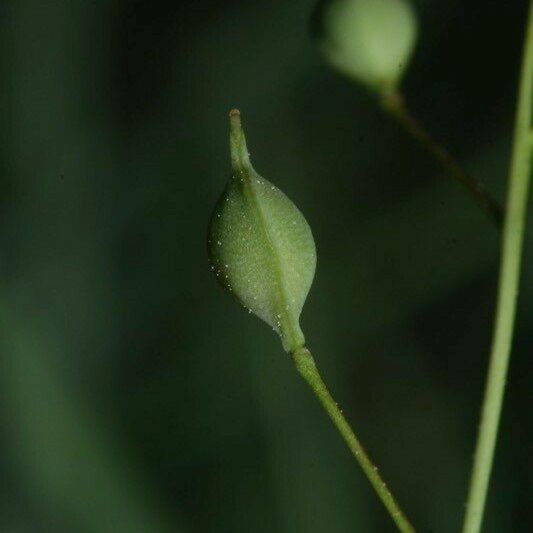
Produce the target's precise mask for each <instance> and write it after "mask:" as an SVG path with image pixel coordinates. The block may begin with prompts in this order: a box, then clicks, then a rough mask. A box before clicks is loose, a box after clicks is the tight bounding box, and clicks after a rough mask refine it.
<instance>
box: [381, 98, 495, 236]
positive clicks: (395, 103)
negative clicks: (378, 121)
mask: <svg viewBox="0 0 533 533" xmlns="http://www.w3.org/2000/svg"><path fill="white" fill-rule="evenodd" d="M381 105H382V107H383V109H385V111H387V112H388V113H389V114H390V115H391V116H393V117H394V118H395V119H396V120H397V121H398V122H399V123H400V124H401V125H402V126H403V127H404V128H405V129H406V130H407V131H408V132H409V133H410V134H411V135H412V136H413V137H414V138H415V139H416V140H417V141H418V142H419V143H420V144H421V145H422V146H423V147H424V148H425V149H426V150H427V151H428V153H430V154H431V155H432V156H433V157H434V158H435V159H436V160H437V161H438V162H439V163H440V164H441V165H442V166H443V167H444V168H446V169H447V170H448V172H449V173H450V175H451V176H452V177H453V178H455V179H456V180H457V181H458V182H459V183H461V185H463V187H464V188H465V189H466V190H467V192H468V193H469V194H470V195H471V196H472V198H473V199H474V201H475V202H476V203H477V204H478V206H479V207H480V208H481V209H482V210H483V211H484V212H485V214H486V215H487V216H488V217H489V218H490V219H491V220H492V221H493V222H494V223H495V224H496V226H497V227H501V225H502V219H503V213H502V208H501V206H500V205H499V203H498V202H497V201H496V200H494V198H492V196H491V195H490V194H489V193H488V192H487V190H486V189H485V187H484V186H483V185H482V184H481V183H479V182H478V181H477V180H476V179H475V178H473V177H472V176H470V175H469V174H468V173H467V172H466V171H465V170H464V168H463V167H462V166H461V164H460V163H459V162H458V161H457V159H455V157H454V156H453V155H452V154H451V153H450V152H449V151H448V150H447V149H446V148H444V146H442V145H441V144H440V143H438V142H437V141H436V140H435V139H434V138H433V137H432V136H431V134H430V133H429V132H428V131H427V130H426V129H425V128H424V126H423V125H422V124H421V123H420V122H419V121H418V120H417V119H416V118H415V117H414V116H413V114H412V113H411V112H410V111H409V109H408V108H407V106H406V105H405V99H404V98H403V96H402V94H401V93H399V92H398V91H392V92H386V93H383V94H382V95H381Z"/></svg>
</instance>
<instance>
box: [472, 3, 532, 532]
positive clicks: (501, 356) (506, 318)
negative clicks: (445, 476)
mask: <svg viewBox="0 0 533 533" xmlns="http://www.w3.org/2000/svg"><path fill="white" fill-rule="evenodd" d="M532 97H533V1H532V2H531V3H530V6H529V22H528V27H527V33H526V37H525V43H524V55H523V63H522V72H521V77H520V86H519V92H518V106H517V111H516V122H515V132H514V141H513V151H512V156H511V167H510V173H509V191H508V196H507V215H506V217H505V222H504V228H503V238H502V256H501V263H500V278H499V286H498V302H497V306H496V318H495V327H494V334H493V339H492V347H491V355H490V364H489V369H488V375H487V383H486V389H485V398H484V400H483V406H482V411H481V423H480V426H479V433H478V441H477V446H476V452H475V458H474V466H473V469H472V478H471V481H470V491H469V495H468V500H467V507H466V515H465V520H464V525H463V532H464V533H478V532H479V531H480V529H481V523H482V520H483V511H484V508H485V501H486V497H487V491H488V486H489V479H490V473H491V469H492V462H493V458H494V449H495V445H496V438H497V434H498V425H499V420H500V414H501V409H502V402H503V395H504V389H505V381H506V376H507V369H508V366H509V357H510V354H511V343H512V338H513V327H514V321H515V314H516V300H517V296H518V286H519V279H520V258H521V255H522V248H523V234H524V226H525V219H526V214H527V196H528V188H529V177H530V171H531V135H532V131H531V110H532Z"/></svg>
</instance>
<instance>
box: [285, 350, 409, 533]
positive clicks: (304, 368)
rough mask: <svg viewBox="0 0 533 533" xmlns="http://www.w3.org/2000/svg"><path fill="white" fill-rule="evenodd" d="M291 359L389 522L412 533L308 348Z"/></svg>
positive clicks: (294, 353)
mask: <svg viewBox="0 0 533 533" xmlns="http://www.w3.org/2000/svg"><path fill="white" fill-rule="evenodd" d="M292 357H293V359H294V363H295V365H296V368H297V369H298V372H299V373H300V375H301V376H302V377H303V378H304V379H305V381H306V382H307V384H308V385H309V386H310V387H311V389H312V390H313V392H314V393H315V395H316V397H317V398H318V400H319V401H320V403H321V404H322V407H324V409H325V410H326V412H327V414H328V415H329V417H330V418H331V420H332V422H333V424H335V427H336V428H337V430H338V431H339V433H340V435H341V437H342V438H343V439H344V441H345V442H346V444H347V445H348V448H349V449H350V451H351V452H352V455H353V456H354V457H355V459H356V460H357V462H358V463H359V465H360V466H361V468H362V469H363V472H364V473H365V474H366V477H367V478H368V481H370V484H371V485H372V487H374V490H375V491H376V493H377V495H378V497H379V499H380V500H381V501H382V502H383V505H384V506H385V507H386V509H387V511H388V512H389V514H390V516H391V518H392V519H393V520H394V522H395V523H396V526H397V528H398V530H399V531H401V532H402V533H414V531H415V530H414V528H413V526H412V525H411V524H410V523H409V520H407V518H406V517H405V515H404V514H403V512H402V510H401V509H400V506H399V505H398V503H397V502H396V500H395V499H394V497H393V495H392V494H391V492H390V491H389V489H388V488H387V485H385V482H384V481H383V479H382V478H381V476H380V475H379V472H378V469H377V467H376V466H375V465H374V463H373V462H372V460H371V459H370V458H369V457H368V455H367V454H366V452H365V450H364V449H363V446H362V445H361V443H360V442H359V440H358V439H357V437H356V436H355V434H354V432H353V430H352V428H351V427H350V425H349V424H348V422H347V421H346V419H345V418H344V416H343V414H342V412H341V410H340V409H339V407H338V406H337V404H336V403H335V400H334V399H333V398H332V397H331V394H330V393H329V391H328V389H327V388H326V385H325V384H324V382H323V381H322V378H321V377H320V374H319V372H318V369H317V367H316V364H315V361H314V359H313V356H312V355H311V352H310V351H309V350H308V349H307V348H299V349H297V350H295V351H294V352H293V353H292Z"/></svg>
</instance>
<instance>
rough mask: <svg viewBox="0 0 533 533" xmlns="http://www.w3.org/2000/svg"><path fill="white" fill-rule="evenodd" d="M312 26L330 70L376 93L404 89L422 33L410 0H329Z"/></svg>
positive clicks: (317, 8)
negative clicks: (418, 33) (416, 44)
mask: <svg viewBox="0 0 533 533" xmlns="http://www.w3.org/2000/svg"><path fill="white" fill-rule="evenodd" d="M312 20H313V30H314V36H315V39H316V43H317V46H318V49H319V50H320V52H321V53H322V55H323V56H324V58H325V59H326V61H327V62H328V64H329V65H330V66H332V67H333V68H335V69H336V70H338V71H339V72H341V73H342V74H344V75H346V76H348V77H350V78H352V79H354V80H356V81H357V82H359V83H362V84H363V85H365V86H366V87H368V88H370V89H371V90H372V91H377V92H380V93H381V92H386V91H392V90H394V89H395V88H396V87H397V86H398V84H399V83H400V80H401V78H402V76H403V74H404V72H405V69H406V68H407V66H408V65H409V61H410V58H411V55H412V53H413V49H414V46H415V43H416V38H417V32H418V25H417V20H416V16H415V13H414V11H413V8H412V6H411V4H410V3H409V1H408V0H323V1H321V2H320V3H319V4H318V6H317V7H316V9H315V12H314V15H313V19H312Z"/></svg>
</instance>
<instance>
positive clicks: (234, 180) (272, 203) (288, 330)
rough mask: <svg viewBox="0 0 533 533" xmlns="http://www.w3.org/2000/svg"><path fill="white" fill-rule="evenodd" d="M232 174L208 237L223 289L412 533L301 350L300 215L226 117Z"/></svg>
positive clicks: (308, 255) (305, 242) (303, 277)
mask: <svg viewBox="0 0 533 533" xmlns="http://www.w3.org/2000/svg"><path fill="white" fill-rule="evenodd" d="M230 149H231V162H232V167H233V175H232V176H231V178H230V180H229V182H228V183H227V185H226V189H225V190H224V192H223V194H222V196H221V197H220V199H219V201H218V203H217V205H216V207H215V210H214V212H213V215H212V217H211V221H210V223H209V230H208V240H207V242H208V255H209V260H210V263H211V268H212V270H213V271H214V273H215V276H216V278H217V279H218V281H219V282H220V284H221V285H222V286H223V287H224V289H226V290H227V291H228V292H229V293H230V294H232V295H233V296H234V297H235V298H236V300H237V301H238V302H240V303H241V304H242V305H243V306H244V307H245V308H246V309H247V310H248V312H249V313H253V314H255V315H257V316H258V317H259V318H261V319H262V320H264V321H265V322H266V323H267V324H269V325H270V326H271V327H272V328H273V329H274V331H276V332H277V333H278V334H279V336H280V337H281V342H282V345H283V348H284V349H285V351H286V352H288V353H289V354H290V355H291V357H292V359H293V361H294V364H295V366H296V369H297V370H298V372H299V373H300V375H301V376H302V377H303V379H304V380H305V382H306V383H307V384H308V385H309V387H310V388H311V390H312V391H313V392H314V394H315V395H316V397H317V398H318V400H319V401H320V403H321V404H322V406H323V408H324V409H325V411H326V412H327V414H328V415H329V417H330V418H331V420H332V422H333V424H334V425H335V427H336V428H337V430H338V432H339V433H340V435H341V437H342V438H343V439H344V441H345V442H346V445H347V446H348V448H349V449H350V451H351V453H352V455H353V456H354V458H355V459H356V460H357V462H358V463H359V465H360V466H361V468H362V469H363V472H364V473H365V475H366V477H367V478H368V481H369V482H370V484H371V485H372V487H373V488H374V490H375V492H376V494H377V495H378V497H379V499H380V500H381V501H382V503H383V505H384V506H385V508H386V509H387V511H388V512H389V514H390V516H391V518H392V520H394V522H395V524H396V526H397V528H398V530H399V531H402V532H414V528H413V527H412V526H411V524H410V523H409V521H408V520H407V518H406V517H405V515H404V514H403V512H402V510H401V509H400V507H399V505H398V503H397V502H396V500H395V499H394V497H393V496H392V494H391V492H390V491H389V489H388V488H387V486H386V485H385V483H384V481H383V479H382V478H381V476H380V474H379V473H378V470H377V467H376V466H375V465H374V464H373V463H372V461H371V459H370V458H369V457H368V455H367V454H366V452H365V450H364V449H363V447H362V446H361V443H360V442H359V440H358V439H357V437H356V436H355V434H354V432H353V430H352V428H351V427H350V425H349V424H348V422H347V421H346V419H345V418H344V416H343V414H342V412H341V411H340V409H339V408H338V407H337V404H336V403H335V401H334V400H333V398H332V397H331V395H330V393H329V391H328V389H327V388H326V385H325V384H324V381H323V380H322V378H321V376H320V373H319V371H318V369H317V366H316V364H315V361H314V358H313V356H312V355H311V352H310V351H309V350H308V349H307V347H306V346H305V338H304V334H303V332H302V330H301V328H300V321H299V319H300V313H301V311H302V308H303V305H304V303H305V300H306V298H307V294H308V292H309V289H310V287H311V284H312V282H313V278H314V275H315V268H316V249H315V242H314V240H313V235H312V233H311V229H310V227H309V225H308V224H307V221H306V220H305V218H304V216H303V215H302V213H301V212H300V211H299V210H298V208H297V207H296V206H295V205H294V204H293V203H292V202H291V200H289V198H287V196H285V194H284V193H283V192H281V191H280V190H279V189H278V188H277V187H276V186H275V185H273V184H272V183H270V182H269V181H267V180H266V179H264V178H263V177H261V176H260V175H259V174H257V172H256V171H255V170H254V168H253V167H252V164H251V162H250V157H249V154H248V149H247V147H246V140H245V137H244V133H243V130H242V127H241V118H240V113H239V111H238V110H236V109H234V110H232V111H231V112H230Z"/></svg>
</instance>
